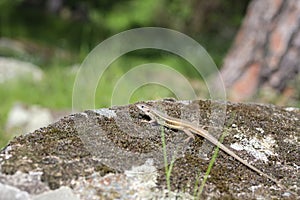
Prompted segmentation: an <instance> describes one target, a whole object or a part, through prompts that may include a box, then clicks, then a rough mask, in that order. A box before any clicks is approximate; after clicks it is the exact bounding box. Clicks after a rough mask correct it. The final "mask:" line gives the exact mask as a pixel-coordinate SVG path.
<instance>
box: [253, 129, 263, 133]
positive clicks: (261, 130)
mask: <svg viewBox="0 0 300 200" xmlns="http://www.w3.org/2000/svg"><path fill="white" fill-rule="evenodd" d="M255 129H256V130H257V131H259V132H260V133H264V132H265V131H264V129H262V128H255Z"/></svg>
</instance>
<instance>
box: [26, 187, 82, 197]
mask: <svg viewBox="0 0 300 200" xmlns="http://www.w3.org/2000/svg"><path fill="white" fill-rule="evenodd" d="M53 199H55V200H80V199H79V198H78V197H77V196H76V195H74V194H73V190H72V189H71V188H69V187H65V186H62V187H60V188H59V189H57V190H53V191H49V192H45V193H42V194H40V195H37V196H34V197H33V198H32V200H53Z"/></svg>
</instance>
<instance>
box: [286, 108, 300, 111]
mask: <svg viewBox="0 0 300 200" xmlns="http://www.w3.org/2000/svg"><path fill="white" fill-rule="evenodd" d="M284 110H286V111H299V110H300V109H299V108H295V107H286V108H284Z"/></svg>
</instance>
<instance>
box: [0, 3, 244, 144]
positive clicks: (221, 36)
mask: <svg viewBox="0 0 300 200" xmlns="http://www.w3.org/2000/svg"><path fill="white" fill-rule="evenodd" d="M248 2H249V0H246V1H239V0H212V1H204V0H188V1H178V0H175V1H171V0H144V1H138V0H132V1H120V0H114V1H108V0H104V1H68V0H66V1H55V0H48V1H30V0H15V1H11V0H0V39H3V38H9V39H12V40H13V41H17V42H19V43H21V44H22V45H23V46H24V48H25V50H24V49H22V50H24V51H22V52H21V53H20V52H16V51H14V50H12V51H10V50H9V51H7V49H6V50H3V49H1V47H0V56H7V57H15V58H17V59H21V60H25V61H30V62H33V63H35V64H37V65H39V66H40V67H41V68H42V69H43V70H44V72H45V78H44V80H43V81H42V82H38V83H37V82H33V81H31V80H26V79H24V80H19V81H14V82H7V83H1V84H0V95H1V99H2V101H1V104H0V113H1V115H0V147H2V146H4V145H5V144H6V143H7V141H8V139H10V136H9V135H7V134H6V133H5V131H4V130H5V123H6V119H7V115H8V111H9V110H10V108H11V107H12V105H13V104H14V103H15V102H24V103H27V104H39V105H42V106H45V107H49V108H53V109H61V108H64V109H65V108H69V109H71V106H72V89H73V84H74V80H75V77H76V74H75V73H73V72H72V70H71V68H70V67H68V66H71V65H73V64H78V63H81V62H82V61H83V59H84V58H85V57H86V55H87V54H88V53H89V52H90V51H91V50H92V49H93V48H94V47H95V46H96V45H97V44H98V43H99V42H101V41H103V40H105V39H106V38H108V37H110V36H112V35H114V34H117V33H119V32H121V31H124V30H128V29H131V28H136V27H144V26H158V27H166V28H171V29H175V30H178V31H180V32H183V33H185V34H187V35H189V36H191V37H193V38H194V39H195V40H197V41H198V42H199V43H200V44H202V45H203V46H204V47H205V48H206V50H207V51H208V52H209V54H210V55H211V56H212V57H213V59H214V61H215V62H216V63H217V65H218V66H220V65H221V63H222V58H223V57H224V55H225V53H226V51H227V50H228V48H229V46H230V44H231V41H232V39H233V37H234V34H235V32H236V30H237V29H238V27H239V25H240V23H241V21H242V18H243V16H244V13H245V10H246V7H247V4H248ZM55 3H57V4H55ZM149 57H150V59H149ZM149 62H156V63H161V64H166V65H169V66H172V67H174V68H176V69H177V70H179V71H180V72H181V73H183V74H184V75H185V76H187V77H189V78H191V79H199V76H195V75H194V73H193V71H192V70H190V67H188V65H189V64H188V63H187V62H185V61H184V60H182V59H181V58H179V57H176V56H174V55H170V54H167V53H163V52H159V51H149V52H146V53H140V52H132V53H129V54H128V55H126V56H124V57H122V58H120V59H119V60H117V61H116V62H115V63H113V64H112V66H111V67H110V68H109V70H107V71H106V72H105V73H106V75H105V76H104V77H103V79H101V80H100V83H101V84H99V88H98V89H97V93H96V99H97V101H96V106H97V107H106V106H109V105H110V96H111V92H112V88H113V86H114V84H115V83H116V81H117V80H118V78H119V77H120V76H122V75H123V74H124V72H126V71H128V70H129V69H130V68H131V67H132V66H137V65H139V64H143V63H149ZM120 66H122V67H120ZM149 91H151V92H149ZM172 95H173V94H172V92H171V91H169V90H168V89H166V88H163V87H161V86H149V85H146V86H144V87H142V88H140V89H139V90H137V91H136V92H135V93H134V94H133V95H132V97H131V99H130V101H131V102H135V101H137V100H146V99H156V98H159V97H161V96H172Z"/></svg>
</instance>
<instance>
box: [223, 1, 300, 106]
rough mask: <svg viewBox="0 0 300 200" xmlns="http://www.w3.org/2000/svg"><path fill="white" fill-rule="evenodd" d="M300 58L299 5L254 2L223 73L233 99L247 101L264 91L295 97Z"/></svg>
mask: <svg viewBox="0 0 300 200" xmlns="http://www.w3.org/2000/svg"><path fill="white" fill-rule="evenodd" d="M299 58H300V1H298V0H288V1H285V0H264V1H261V0H253V1H252V2H251V3H250V5H249V7H248V10H247V14H246V17H245V19H244V22H243V24H242V27H241V28H240V30H239V32H238V34H237V36H236V39H235V42H234V44H233V46H232V48H231V50H230V51H229V53H228V55H227V57H226V58H225V60H224V65H223V67H222V70H221V74H222V76H223V79H224V82H225V85H226V87H227V88H228V91H229V97H230V99H231V100H239V101H240V100H248V99H251V98H253V96H254V95H256V94H257V93H258V92H260V91H261V90H264V89H265V88H268V89H269V90H271V91H273V92H278V93H282V94H284V93H285V90H289V91H291V89H293V90H294V92H288V94H293V95H295V93H296V89H295V88H296V86H297V84H299V79H297V76H298V74H299V71H300V59H299ZM291 81H294V82H293V83H292V85H291V84H290V82H291Z"/></svg>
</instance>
